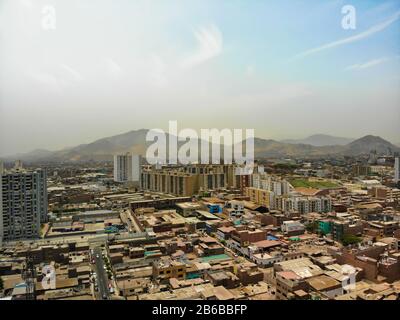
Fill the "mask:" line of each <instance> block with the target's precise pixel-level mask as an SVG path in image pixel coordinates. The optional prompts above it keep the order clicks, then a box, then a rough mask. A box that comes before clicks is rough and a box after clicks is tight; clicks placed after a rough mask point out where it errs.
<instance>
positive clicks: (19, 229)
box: [0, 166, 48, 241]
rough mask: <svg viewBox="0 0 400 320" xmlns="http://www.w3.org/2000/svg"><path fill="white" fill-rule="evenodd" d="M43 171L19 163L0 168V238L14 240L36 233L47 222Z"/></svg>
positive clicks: (31, 236)
mask: <svg viewBox="0 0 400 320" xmlns="http://www.w3.org/2000/svg"><path fill="white" fill-rule="evenodd" d="M46 178H47V177H46V171H45V170H42V169H37V170H25V169H23V168H21V167H20V166H18V167H15V168H14V169H12V170H9V171H5V170H3V172H1V171H0V213H1V214H0V240H1V241H16V240H23V239H34V238H37V237H39V236H40V225H41V224H42V223H44V222H46V221H47V204H48V202H47V182H46Z"/></svg>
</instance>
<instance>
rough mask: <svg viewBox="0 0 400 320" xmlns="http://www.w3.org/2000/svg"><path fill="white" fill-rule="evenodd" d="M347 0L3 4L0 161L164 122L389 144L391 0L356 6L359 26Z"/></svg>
mask: <svg viewBox="0 0 400 320" xmlns="http://www.w3.org/2000/svg"><path fill="white" fill-rule="evenodd" d="M345 4H347V2H345V1H341V0H339V1H337V0H332V1H326V3H321V2H320V1H316V0H311V1H307V2H304V1H289V0H286V1H277V0H276V1H269V2H268V3H264V2H256V1H254V2H253V1H251V2H249V1H218V2H214V1H211V0H207V1H191V2H190V4H189V3H184V2H181V1H168V4H167V3H166V2H164V1H157V0H156V1H152V2H149V1H141V0H140V1H134V2H133V1H128V0H121V1H118V3H117V2H115V1H114V2H113V1H111V0H98V1H91V0H74V1H72V0H71V1H68V2H65V1H59V0H52V1H51V0H47V1H41V0H37V1H32V0H3V1H1V2H0V38H1V42H0V45H1V50H0V70H1V73H0V156H6V155H13V154H16V153H23V152H29V151H31V150H34V149H39V148H40V149H49V150H59V149H62V148H64V147H71V146H76V145H79V144H84V143H90V142H93V141H95V140H97V139H100V138H104V137H108V136H114V135H117V134H120V133H124V132H128V131H131V130H137V129H141V128H147V129H152V128H161V129H164V130H166V131H167V129H168V121H169V120H177V121H178V128H179V129H183V128H193V129H195V130H197V131H199V130H200V129H201V128H214V127H215V128H219V129H222V128H232V129H233V128H242V129H245V128H252V129H255V135H256V137H260V138H266V139H275V140H284V139H302V138H305V137H308V136H310V135H313V134H320V133H322V134H329V135H333V136H338V137H348V138H354V139H357V138H360V137H363V136H365V135H369V134H371V135H377V136H381V137H382V138H384V139H386V140H389V141H391V142H392V143H399V142H400V129H399V123H400V108H399V106H400V91H399V88H400V76H399V71H400V50H399V49H400V41H399V39H400V37H399V35H400V21H399V20H400V1H385V2H379V3H378V2H377V1H371V0H368V1H361V0H354V1H352V2H351V4H352V5H353V6H355V8H356V9H357V28H356V29H355V30H344V29H343V28H342V27H341V19H342V13H341V8H342V7H343V5H345ZM49 5H50V6H52V7H53V8H54V9H55V13H56V20H55V21H56V24H55V29H50V30H48V29H46V28H43V26H42V21H43V17H44V16H43V10H44V8H46V6H49ZM94 8H95V9H94ZM45 12H47V11H45Z"/></svg>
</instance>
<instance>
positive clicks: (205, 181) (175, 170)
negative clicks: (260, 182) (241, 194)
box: [141, 164, 237, 196]
mask: <svg viewBox="0 0 400 320" xmlns="http://www.w3.org/2000/svg"><path fill="white" fill-rule="evenodd" d="M236 181H237V179H236V176H235V166H234V165H201V164H194V165H188V166H166V167H162V168H157V167H155V166H151V167H150V166H149V167H147V168H145V169H143V171H142V179H141V187H142V189H144V190H149V191H155V192H162V193H169V194H174V195H178V196H192V195H195V194H197V193H199V192H200V191H208V190H217V189H225V188H234V187H236V185H237V182H236Z"/></svg>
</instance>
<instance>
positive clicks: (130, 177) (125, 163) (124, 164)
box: [114, 152, 142, 184]
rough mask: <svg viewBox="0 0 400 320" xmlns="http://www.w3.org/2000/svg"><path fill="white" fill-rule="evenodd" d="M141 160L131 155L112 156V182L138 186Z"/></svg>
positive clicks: (139, 157)
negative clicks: (129, 183) (136, 184)
mask: <svg viewBox="0 0 400 320" xmlns="http://www.w3.org/2000/svg"><path fill="white" fill-rule="evenodd" d="M141 165H142V159H141V156H139V155H132V154H131V153H129V152H128V153H126V154H117V155H114V181H115V182H134V183H139V184H140V176H141Z"/></svg>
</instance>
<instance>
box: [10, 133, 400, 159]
mask: <svg viewBox="0 0 400 320" xmlns="http://www.w3.org/2000/svg"><path fill="white" fill-rule="evenodd" d="M147 132H148V130H147V129H140V130H134V131H129V132H126V133H123V134H119V135H116V136H112V137H107V138H103V139H99V140H96V141H94V142H92V143H88V144H81V145H78V146H76V147H71V148H65V149H62V150H58V151H48V150H43V149H38V150H34V151H31V152H29V153H25V154H17V155H14V156H9V157H4V158H3V160H4V161H14V160H16V159H20V160H23V161H25V162H40V161H46V162H74V161H75V162H76V161H90V160H95V161H109V160H112V157H113V154H115V153H122V152H128V151H129V152H132V153H134V154H141V155H145V153H146V149H147V147H148V146H149V145H150V144H152V143H153V142H146V134H147ZM167 139H168V138H167ZM343 139H346V138H336V137H331V136H324V135H315V136H312V137H309V138H307V139H305V140H306V141H308V142H309V143H302V141H304V140H298V143H294V141H295V140H292V142H291V143H289V142H283V141H276V140H271V139H261V138H255V140H254V151H255V157H256V158H267V157H270V158H281V157H321V156H357V155H362V154H368V153H369V152H371V151H373V150H376V152H377V153H378V154H387V152H388V151H389V150H390V151H391V152H400V147H397V146H395V145H393V144H392V143H390V142H389V141H386V140H384V139H382V138H381V137H378V136H372V135H368V136H365V137H362V138H360V139H356V140H353V141H351V142H349V143H347V144H343V143H344V142H345V140H343ZM350 140H351V139H350ZM324 141H325V143H326V141H332V142H336V144H332V145H321V144H323V143H324ZM310 142H312V143H314V144H315V143H317V144H320V145H318V146H316V145H312V144H311V143H310ZM183 143H184V142H181V143H179V144H178V146H179V145H182V144H183Z"/></svg>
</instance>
